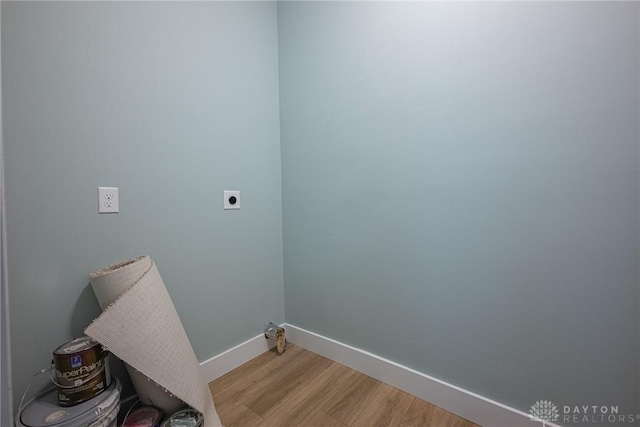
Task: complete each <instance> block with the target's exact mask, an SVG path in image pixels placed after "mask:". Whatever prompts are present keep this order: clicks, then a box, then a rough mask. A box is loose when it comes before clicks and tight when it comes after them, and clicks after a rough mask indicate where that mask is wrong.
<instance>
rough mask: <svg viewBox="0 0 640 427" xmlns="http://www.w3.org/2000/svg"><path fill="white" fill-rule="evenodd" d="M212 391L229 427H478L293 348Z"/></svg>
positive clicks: (252, 364)
mask: <svg viewBox="0 0 640 427" xmlns="http://www.w3.org/2000/svg"><path fill="white" fill-rule="evenodd" d="M209 387H210V389H211V394H212V395H213V399H214V401H215V404H216V409H217V410H218V415H220V419H221V420H222V423H223V424H224V426H225V427H374V426H393V427H396V426H397V427H423V426H424V427H478V426H476V425H475V424H473V423H472V422H470V421H467V420H465V419H464V418H460V417H458V416H457V415H454V414H452V413H450V412H447V411H445V410H444V409H441V408H438V407H437V406H434V405H432V404H430V403H428V402H425V401H424V400H421V399H418V398H417V397H414V396H412V395H410V394H407V393H405V392H403V391H401V390H398V389H397V388H394V387H391V386H390V385H387V384H384V383H382V382H380V381H378V380H375V379H373V378H371V377H368V376H366V375H363V374H361V373H359V372H357V371H354V370H353V369H350V368H347V367H346V366H344V365H341V364H339V363H336V362H333V361H331V360H329V359H327V358H324V357H322V356H319V355H317V354H315V353H311V352H310V351H307V350H305V349H303V348H301V347H297V346H294V345H292V344H288V345H287V350H286V351H285V352H284V354H282V355H278V354H277V353H275V351H268V352H266V353H264V354H261V355H260V356H258V357H256V358H255V359H253V360H251V361H249V362H247V363H245V364H244V365H242V366H240V367H239V368H237V369H235V370H233V371H231V372H229V373H228V374H226V375H224V376H222V377H220V378H218V379H217V380H215V381H214V382H212V383H211V384H209Z"/></svg>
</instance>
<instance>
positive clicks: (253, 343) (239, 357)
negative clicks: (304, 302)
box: [200, 334, 275, 383]
mask: <svg viewBox="0 0 640 427" xmlns="http://www.w3.org/2000/svg"><path fill="white" fill-rule="evenodd" d="M274 346H275V342H274V341H273V340H268V339H266V338H265V336H264V334H260V335H258V336H256V337H253V338H251V339H249V340H247V341H245V342H243V343H242V344H238V345H237V346H235V347H233V348H230V349H229V350H227V351H224V352H222V353H220V354H218V355H217V356H213V357H212V358H211V359H208V360H205V361H204V362H200V370H201V371H202V375H203V376H204V378H205V379H206V380H207V382H208V383H210V382H211V381H214V380H217V379H218V378H220V377H221V376H223V375H224V374H226V373H227V372H231V371H233V370H234V369H236V368H237V367H239V366H241V365H244V364H245V363H247V362H248V361H249V360H251V359H254V358H256V357H258V356H260V355H261V354H262V353H264V352H265V351H268V350H269V349H271V348H273V347H274Z"/></svg>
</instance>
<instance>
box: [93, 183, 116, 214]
mask: <svg viewBox="0 0 640 427" xmlns="http://www.w3.org/2000/svg"><path fill="white" fill-rule="evenodd" d="M118 212H120V204H119V203H118V187H98V213H118Z"/></svg>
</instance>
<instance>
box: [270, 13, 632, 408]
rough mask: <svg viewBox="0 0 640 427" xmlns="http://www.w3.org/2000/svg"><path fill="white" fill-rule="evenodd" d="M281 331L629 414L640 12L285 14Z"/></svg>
mask: <svg viewBox="0 0 640 427" xmlns="http://www.w3.org/2000/svg"><path fill="white" fill-rule="evenodd" d="M278 23H279V48H280V107H281V110H280V113H281V135H282V168H283V172H282V181H283V224H284V265H285V307H286V320H287V322H289V323H292V324H295V325H298V326H300V327H303V328H307V329H310V330H312V331H315V332H318V333H320V334H323V335H326V336H329V337H331V338H335V339H337V340H340V341H342V342H345V343H348V344H351V345H354V346H356V347H360V348H362V349H365V350H369V351H371V352H373V353H376V354H379V355H381V356H384V357H387V358H389V359H391V360H394V361H396V362H399V363H402V364H405V365H407V366H410V367H412V368H415V369H417V370H419V371H422V372H425V373H428V374H431V375H433V376H435V377H437V378H440V379H442V380H445V381H448V382H450V383H453V384H455V385H458V386H461V387H464V388H466V389H468V390H471V391H474V392H477V393H479V394H481V395H484V396H487V397H490V398H492V399H495V400H497V401H499V402H503V403H505V404H508V405H511V406H513V407H516V408H518V409H520V410H523V411H525V412H526V411H527V410H528V409H529V407H530V406H531V405H532V404H533V403H534V402H535V401H537V400H540V399H548V400H551V401H553V402H555V403H556V404H567V405H569V404H604V405H619V408H620V410H621V413H622V412H624V413H640V405H639V402H640V384H639V381H640V369H639V366H638V364H639V359H640V357H639V356H640V352H639V340H640V330H639V326H640V318H639V314H640V310H639V309H638V307H639V305H638V304H639V301H640V299H639V291H638V287H639V283H640V275H639V267H638V265H639V260H640V224H639V220H640V209H639V204H640V203H639V202H640V199H639V194H640V165H639V153H640V152H639V149H640V133H639V125H638V122H639V120H638V119H639V117H640V109H639V101H640V94H639V79H640V45H639V44H640V32H639V27H640V5H639V4H638V3H590V2H588V3H578V2H566V3H560V2H541V3H539V4H534V3H520V2H514V3H508V2H506V3H483V2H479V3H456V2H449V3H447V2H444V3H441V2H434V3H431V2H430V3H419V2H418V3H398V2H390V3H384V2H382V3H378V2H376V3H371V2H364V3H363V2H352V3H346V2H337V3H336V2H285V3H281V4H279V7H278Z"/></svg>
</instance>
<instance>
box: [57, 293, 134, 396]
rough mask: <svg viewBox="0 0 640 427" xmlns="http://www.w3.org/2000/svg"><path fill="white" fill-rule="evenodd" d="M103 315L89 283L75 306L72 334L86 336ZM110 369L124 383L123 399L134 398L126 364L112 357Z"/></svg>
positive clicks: (71, 324) (71, 327)
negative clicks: (92, 323)
mask: <svg viewBox="0 0 640 427" xmlns="http://www.w3.org/2000/svg"><path fill="white" fill-rule="evenodd" d="M101 313H102V310H100V305H99V304H98V300H97V299H96V296H95V294H94V293H93V288H92V287H91V284H90V283H87V285H86V286H85V287H84V289H82V292H80V295H79V296H78V300H77V301H76V303H75V305H74V306H73V311H72V313H71V322H70V324H69V332H70V334H71V335H72V336H73V337H74V338H77V337H80V336H83V335H85V333H84V329H85V328H86V327H87V326H89V324H90V323H91V322H93V320H94V319H95V318H96V317H98V316H100V314H101ZM60 344H62V343H60ZM109 367H110V369H111V375H112V376H114V377H117V378H118V379H119V380H120V381H121V382H122V397H123V399H126V398H127V397H130V396H133V395H134V394H135V390H134V389H133V385H132V384H131V381H130V380H129V374H127V370H126V368H125V366H124V362H122V361H121V360H120V359H118V358H117V357H115V356H113V355H111V356H110V357H109Z"/></svg>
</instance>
